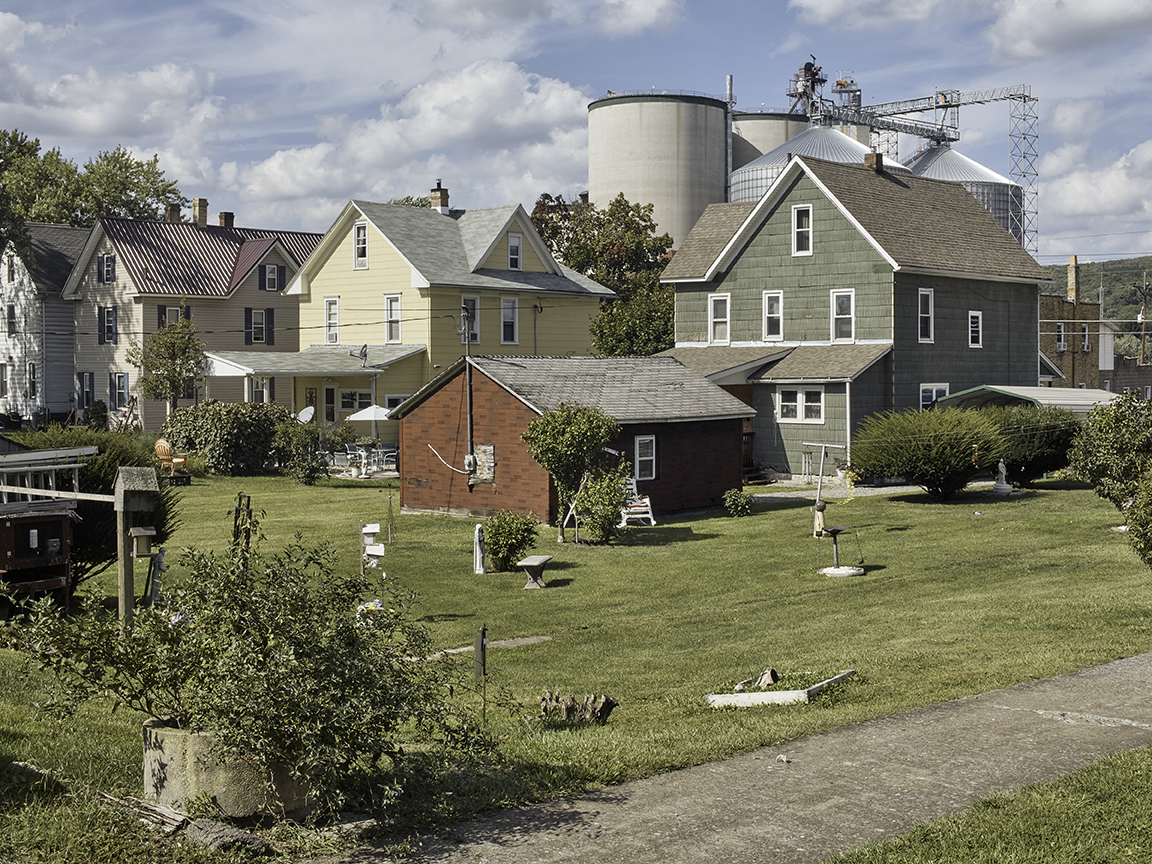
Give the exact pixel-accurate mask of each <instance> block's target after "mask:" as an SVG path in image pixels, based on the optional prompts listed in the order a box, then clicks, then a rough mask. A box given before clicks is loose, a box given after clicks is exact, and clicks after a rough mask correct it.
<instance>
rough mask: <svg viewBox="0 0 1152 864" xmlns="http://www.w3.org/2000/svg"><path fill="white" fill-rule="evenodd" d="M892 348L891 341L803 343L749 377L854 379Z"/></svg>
mask: <svg viewBox="0 0 1152 864" xmlns="http://www.w3.org/2000/svg"><path fill="white" fill-rule="evenodd" d="M891 350H892V346H891V345H868V344H866V345H801V346H799V347H798V348H793V349H792V350H791V351H790V352H788V355H787V356H786V357H782V358H781V359H780V360H777V361H775V362H771V363H769V364H768V365H767V366H765V367H764V368H763V369H761V370H760V371H759V372H757V373H756V374H755V375H751V376H749V378H748V380H749V381H852V380H854V379H855V378H856V377H857V376H858V375H860V373H862V372H864V371H865V370H867V369H868V368H869V367H871V366H872V364H873V363H875V362H876V361H877V360H879V359H880V358H881V357H883V356H884V355H885V354H887V353H888V352H889V351H891Z"/></svg>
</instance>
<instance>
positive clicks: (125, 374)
mask: <svg viewBox="0 0 1152 864" xmlns="http://www.w3.org/2000/svg"><path fill="white" fill-rule="evenodd" d="M131 389H132V388H131V387H130V386H129V385H128V373H127V372H125V373H124V404H125V405H127V404H128V393H129V392H130V391H131Z"/></svg>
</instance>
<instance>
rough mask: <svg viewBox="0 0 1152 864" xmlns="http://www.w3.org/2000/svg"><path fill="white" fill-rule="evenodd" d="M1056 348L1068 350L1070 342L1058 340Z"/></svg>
mask: <svg viewBox="0 0 1152 864" xmlns="http://www.w3.org/2000/svg"><path fill="white" fill-rule="evenodd" d="M1056 350H1057V351H1067V350H1068V343H1067V342H1057V343H1056Z"/></svg>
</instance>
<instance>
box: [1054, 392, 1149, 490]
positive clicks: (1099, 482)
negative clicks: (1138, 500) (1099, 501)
mask: <svg viewBox="0 0 1152 864" xmlns="http://www.w3.org/2000/svg"><path fill="white" fill-rule="evenodd" d="M1068 459H1069V461H1070V462H1071V463H1072V470H1073V472H1075V474H1076V476H1077V477H1079V478H1080V479H1081V480H1085V481H1087V482H1088V483H1091V484H1092V485H1093V486H1094V487H1095V488H1096V494H1097V495H1099V496H1100V497H1101V498H1103V499H1104V500H1105V501H1111V502H1112V504H1114V505H1115V506H1116V508H1117V509H1118V510H1121V511H1123V510H1124V509H1125V508H1127V507H1128V505H1129V504H1130V503H1131V502H1132V499H1133V498H1135V497H1136V492H1137V490H1138V489H1139V486H1140V480H1141V478H1142V477H1143V476H1144V474H1145V472H1146V471H1148V469H1149V467H1152V402H1149V401H1148V400H1147V399H1143V398H1141V397H1140V396H1139V395H1138V394H1136V393H1125V394H1124V395H1123V396H1118V397H1117V398H1116V399H1113V400H1112V401H1111V402H1109V403H1108V404H1106V405H1097V406H1096V407H1095V408H1093V409H1092V411H1091V412H1090V413H1089V414H1088V417H1087V419H1086V420H1085V421H1084V426H1083V427H1082V428H1081V429H1080V433H1079V434H1078V435H1077V436H1076V440H1075V441H1074V442H1073V444H1072V450H1071V451H1070V452H1069V454H1068Z"/></svg>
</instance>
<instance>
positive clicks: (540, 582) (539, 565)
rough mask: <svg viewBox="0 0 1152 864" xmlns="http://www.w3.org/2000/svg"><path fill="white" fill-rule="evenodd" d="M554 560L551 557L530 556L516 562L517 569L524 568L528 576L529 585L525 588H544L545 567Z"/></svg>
mask: <svg viewBox="0 0 1152 864" xmlns="http://www.w3.org/2000/svg"><path fill="white" fill-rule="evenodd" d="M551 560H552V556H551V555H529V556H528V557H527V558H522V559H520V560H519V561H517V562H516V566H517V567H523V568H524V572H525V573H526V574H527V575H528V584H527V585H525V586H524V587H525V588H543V587H544V566H545V565H546V564H547V563H548V562H549V561H551Z"/></svg>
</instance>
